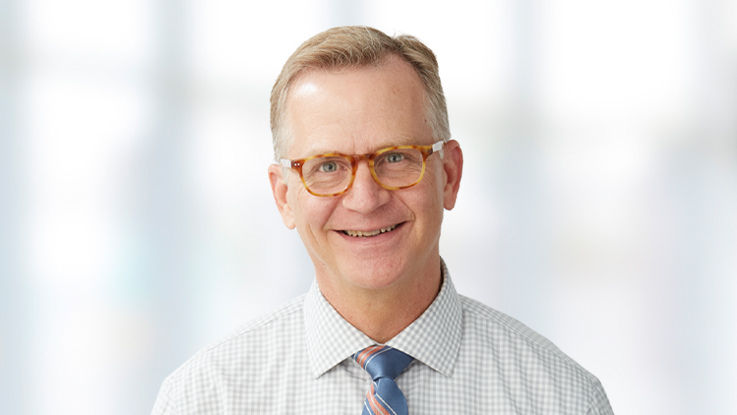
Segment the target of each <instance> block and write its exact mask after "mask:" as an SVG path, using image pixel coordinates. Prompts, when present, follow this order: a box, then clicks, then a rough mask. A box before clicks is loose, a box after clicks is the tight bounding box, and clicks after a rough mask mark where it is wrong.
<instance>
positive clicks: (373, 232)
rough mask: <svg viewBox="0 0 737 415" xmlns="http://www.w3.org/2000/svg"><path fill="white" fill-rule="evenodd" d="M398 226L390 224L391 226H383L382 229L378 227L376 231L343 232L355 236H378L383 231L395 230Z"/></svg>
mask: <svg viewBox="0 0 737 415" xmlns="http://www.w3.org/2000/svg"><path fill="white" fill-rule="evenodd" d="M396 227H397V225H392V226H389V227H386V228H381V229H378V230H375V231H367V232H364V231H343V233H344V234H346V235H348V236H353V237H356V238H366V237H369V236H376V235H378V234H381V233H384V232H390V231H393V230H394V228H396Z"/></svg>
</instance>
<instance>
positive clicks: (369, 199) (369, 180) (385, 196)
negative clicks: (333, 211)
mask: <svg viewBox="0 0 737 415" xmlns="http://www.w3.org/2000/svg"><path fill="white" fill-rule="evenodd" d="M390 198H391V194H390V191H389V190H386V189H384V188H383V187H381V186H380V185H379V183H376V181H375V180H374V177H373V176H372V175H371V171H370V170H369V168H368V163H367V162H366V161H365V160H362V161H361V162H359V163H358V167H356V177H355V178H354V179H353V185H352V186H351V188H350V189H348V191H347V192H346V193H345V194H344V195H343V199H342V203H343V207H345V208H347V209H350V210H353V211H356V212H359V213H370V212H373V211H374V210H376V209H377V208H379V207H381V206H383V205H384V204H386V203H387V202H388V201H389V199H390Z"/></svg>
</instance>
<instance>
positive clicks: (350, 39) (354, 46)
mask: <svg viewBox="0 0 737 415" xmlns="http://www.w3.org/2000/svg"><path fill="white" fill-rule="evenodd" d="M389 55H395V56H398V57H400V58H401V59H403V60H404V61H406V62H407V63H409V64H410V65H411V66H412V67H413V68H414V70H415V71H416V73H417V75H418V76H419V78H420V80H421V82H422V85H423V89H424V91H425V100H426V102H425V105H426V108H425V110H426V116H427V119H428V122H429V124H430V126H431V128H432V130H433V136H434V137H436V138H437V139H439V140H440V139H442V140H447V139H449V138H450V129H449V127H448V111H447V109H446V106H445V96H444V95H443V87H442V85H441V83H440V75H439V74H438V62H437V60H436V59H435V55H434V54H433V52H432V51H431V50H430V49H429V48H428V47H427V46H425V45H424V44H423V43H422V42H420V41H419V40H417V39H416V38H414V37H412V36H396V37H390V36H388V35H386V34H385V33H383V32H381V31H379V30H376V29H374V28H371V27H365V26H343V27H335V28H332V29H330V30H327V31H325V32H322V33H319V34H317V35H315V36H313V37H312V38H310V39H308V40H307V41H306V42H304V43H303V44H302V45H300V47H299V48H297V50H296V51H294V53H293V54H292V55H291V56H290V57H289V59H287V62H286V63H285V64H284V67H283V68H282V71H281V73H280V74H279V77H278V78H277V79H276V82H275V83H274V87H273V88H272V90H271V134H272V137H273V141H274V155H275V159H276V160H278V159H279V158H281V157H283V155H284V154H285V151H286V148H287V146H288V145H289V141H290V139H291V134H290V129H289V124H288V123H285V120H284V116H285V106H286V101H287V97H288V95H289V92H290V88H291V86H292V84H293V83H294V81H296V80H297V79H298V78H299V77H300V75H302V74H303V73H306V72H309V71H312V70H337V69H341V68H355V67H360V66H371V65H379V64H381V63H382V62H384V61H385V60H386V58H387V57H388V56H389Z"/></svg>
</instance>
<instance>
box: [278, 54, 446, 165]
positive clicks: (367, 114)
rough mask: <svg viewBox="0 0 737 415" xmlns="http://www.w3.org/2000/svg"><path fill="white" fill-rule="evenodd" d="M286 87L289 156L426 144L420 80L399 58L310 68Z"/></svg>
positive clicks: (427, 130)
mask: <svg viewBox="0 0 737 415" xmlns="http://www.w3.org/2000/svg"><path fill="white" fill-rule="evenodd" d="M290 89H291V90H290V94H289V96H288V99H287V102H286V117H285V119H286V121H287V124H288V126H289V130H290V136H291V137H290V138H291V140H290V141H291V142H290V145H289V149H288V151H287V154H289V155H290V156H305V155H311V154H317V153H319V152H329V151H340V152H351V153H365V152H370V151H374V150H375V149H377V148H380V147H386V146H389V145H395V144H410V143H411V144H420V143H422V144H425V143H426V142H427V143H429V142H432V136H431V134H430V128H429V123H428V122H427V117H426V111H425V109H426V105H425V102H426V99H425V91H424V88H423V85H422V82H421V81H420V78H419V76H418V75H417V73H416V72H415V70H414V68H412V66H411V65H410V64H409V63H407V62H405V61H404V60H402V59H401V58H398V57H389V58H387V59H386V61H385V62H384V63H382V64H381V65H376V66H374V65H372V66H362V67H351V68H341V69H332V70H311V71H309V72H306V73H304V74H301V75H300V76H299V78H297V79H296V80H295V82H294V84H293V85H292V87H291V88H290Z"/></svg>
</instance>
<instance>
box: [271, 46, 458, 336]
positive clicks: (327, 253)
mask: <svg viewBox="0 0 737 415" xmlns="http://www.w3.org/2000/svg"><path fill="white" fill-rule="evenodd" d="M424 102H425V96H424V90H423V87H422V84H421V81H420V79H419V77H418V76H417V74H416V73H415V71H414V69H413V68H412V67H411V66H410V65H409V64H408V63H406V62H405V61H403V60H402V59H400V58H398V57H396V56H393V55H391V56H389V57H387V58H386V59H385V61H384V62H383V63H382V64H381V65H379V66H367V67H360V68H343V69H338V70H320V71H318V70H314V71H309V72H307V73H304V74H302V75H300V77H299V78H298V79H297V80H296V82H295V83H294V84H293V86H292V88H291V92H290V95H289V97H288V99H287V104H286V111H287V112H286V117H285V118H286V122H287V125H288V128H289V131H290V134H291V143H290V146H289V149H288V150H287V154H286V157H287V158H290V159H295V158H302V157H308V156H311V155H314V154H320V153H326V152H340V153H344V154H364V153H370V152H374V151H376V150H378V149H380V148H382V147H387V146H391V145H399V144H423V145H425V144H432V143H433V142H434V141H436V140H435V139H434V137H433V135H432V131H431V129H430V127H429V125H428V123H427V120H426V117H425V106H424ZM462 167H463V155H462V152H461V149H460V146H459V145H458V143H457V142H456V141H454V140H451V141H449V142H448V143H446V144H445V147H444V157H443V158H441V157H440V155H439V154H433V155H431V156H430V157H429V158H428V159H427V169H426V171H425V176H424V178H423V179H422V181H421V182H420V183H419V184H417V185H416V186H414V187H411V188H408V189H402V190H396V191H390V190H386V189H383V188H382V187H381V186H379V185H378V184H377V183H376V182H375V181H374V180H373V178H372V177H371V173H370V172H369V169H368V166H367V164H366V162H361V163H360V164H359V166H358V171H357V172H356V178H355V181H354V183H353V187H352V188H351V189H349V190H348V191H347V192H346V193H344V194H342V195H340V196H337V197H317V196H313V195H311V194H309V193H308V192H307V191H306V189H305V188H304V186H303V185H302V183H301V181H300V179H299V175H298V174H297V173H296V172H289V173H288V174H286V176H283V171H282V169H281V167H280V166H278V165H272V166H270V167H269V180H270V182H271V187H272V191H273V195H274V200H275V201H276V205H277V208H278V209H279V212H280V213H281V216H282V219H283V221H284V224H285V225H286V226H287V227H288V228H290V229H293V228H296V229H297V231H298V232H299V235H300V237H301V239H302V241H303V243H304V245H305V248H306V249H307V252H308V254H309V255H310V257H311V259H312V262H313V264H314V267H315V275H316V278H317V281H318V284H319V286H320V290H321V292H322V294H323V295H324V296H325V298H326V299H327V300H328V301H329V302H330V303H331V305H332V306H333V307H334V308H335V309H336V310H337V311H338V312H339V313H340V314H341V315H342V316H343V317H344V318H345V319H346V320H347V321H348V322H350V323H351V324H353V325H354V326H355V327H356V328H358V329H359V330H361V331H363V332H364V333H365V334H367V335H368V336H369V337H371V338H372V339H374V340H376V341H377V342H381V343H383V342H386V341H387V340H389V339H391V338H392V337H393V336H394V335H396V334H397V333H399V332H400V331H401V330H402V329H404V328H405V327H406V326H408V325H409V324H410V323H411V322H412V321H414V320H415V319H416V318H417V317H419V315H420V314H422V312H423V311H424V310H425V309H426V308H427V307H428V306H429V305H430V303H431V302H432V300H433V299H434V298H435V296H436V295H437V293H438V290H439V288H440V283H441V275H440V256H439V251H438V240H439V238H440V228H441V223H442V219H443V210H444V209H452V208H453V206H454V205H455V201H456V195H457V193H458V187H459V184H460V179H461V173H462ZM394 225H398V226H397V227H396V228H395V229H394V230H393V231H391V232H387V233H382V234H381V235H378V236H374V237H367V238H356V237H351V236H347V235H345V234H344V233H343V232H341V231H343V230H357V231H373V230H377V229H381V228H386V227H391V226H394Z"/></svg>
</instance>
